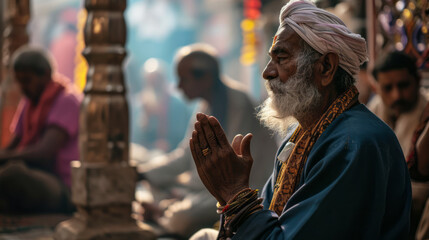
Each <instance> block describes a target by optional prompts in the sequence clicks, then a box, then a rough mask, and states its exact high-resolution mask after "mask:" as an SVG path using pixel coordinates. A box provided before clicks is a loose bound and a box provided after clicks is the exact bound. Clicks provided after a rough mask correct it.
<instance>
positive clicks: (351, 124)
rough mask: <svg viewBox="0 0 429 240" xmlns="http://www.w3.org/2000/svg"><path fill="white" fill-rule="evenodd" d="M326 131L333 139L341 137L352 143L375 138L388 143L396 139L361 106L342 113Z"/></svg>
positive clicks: (385, 126) (391, 132) (381, 122)
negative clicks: (352, 141)
mask: <svg viewBox="0 0 429 240" xmlns="http://www.w3.org/2000/svg"><path fill="white" fill-rule="evenodd" d="M326 131H327V133H329V134H330V135H333V136H335V137H340V136H341V135H342V136H346V137H347V138H349V139H351V140H354V141H369V140H370V139H375V138H383V139H386V141H389V139H395V138H396V137H395V134H394V132H393V131H392V129H391V128H390V127H389V126H387V125H386V124H385V123H384V122H383V121H382V120H380V119H379V118H378V117H377V116H376V115H375V114H373V113H372V112H371V111H369V110H368V108H367V107H366V106H365V105H363V104H358V105H356V106H354V107H352V108H351V109H349V110H347V111H345V112H344V113H342V114H341V115H340V116H338V118H337V119H335V120H334V121H333V122H332V123H331V125H330V126H329V127H328V128H327V129H326Z"/></svg>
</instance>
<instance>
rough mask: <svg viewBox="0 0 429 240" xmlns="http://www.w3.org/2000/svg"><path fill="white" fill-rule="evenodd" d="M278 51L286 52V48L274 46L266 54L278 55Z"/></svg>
mask: <svg viewBox="0 0 429 240" xmlns="http://www.w3.org/2000/svg"><path fill="white" fill-rule="evenodd" d="M280 53H287V51H286V49H285V48H283V47H280V46H274V47H273V48H271V50H270V51H269V53H268V55H270V56H271V55H278V54H280Z"/></svg>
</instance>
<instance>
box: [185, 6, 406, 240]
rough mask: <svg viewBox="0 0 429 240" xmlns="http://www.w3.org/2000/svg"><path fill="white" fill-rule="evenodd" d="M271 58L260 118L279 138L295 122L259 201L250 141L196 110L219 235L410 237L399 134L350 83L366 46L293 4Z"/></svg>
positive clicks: (198, 143) (312, 9)
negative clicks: (362, 101) (252, 176)
mask: <svg viewBox="0 0 429 240" xmlns="http://www.w3.org/2000/svg"><path fill="white" fill-rule="evenodd" d="M269 55H270V57H271V60H270V61H269V63H268V65H267V66H266V68H265V70H264V73H263V76H264V78H265V79H266V80H267V82H266V83H267V89H268V90H269V93H270V98H269V99H268V100H267V101H266V102H265V104H264V105H263V109H262V110H261V112H260V117H261V119H262V121H263V122H264V123H266V124H267V125H268V126H270V127H272V128H274V129H276V130H278V131H282V130H283V129H284V127H283V126H284V124H285V123H286V122H288V119H289V118H290V117H294V118H295V119H296V120H297V121H298V123H299V124H298V125H295V127H290V128H288V131H286V132H287V133H286V138H285V142H284V144H283V145H282V146H281V148H280V149H279V151H278V154H277V158H276V161H275V166H274V172H273V174H272V175H271V177H270V178H269V179H268V181H267V183H266V185H265V187H264V189H263V191H262V194H261V198H258V192H257V190H255V189H252V188H249V183H248V179H249V171H250V169H251V167H252V162H253V157H252V154H251V147H250V142H251V139H252V136H253V135H252V134H247V135H246V136H244V137H243V136H241V135H237V136H236V137H235V139H234V140H233V142H232V144H231V145H230V144H229V143H228V140H227V139H226V137H225V135H224V133H223V130H222V128H221V125H220V124H219V122H218V121H217V119H216V118H214V117H212V116H207V115H205V114H201V113H200V114H197V122H196V123H195V130H194V131H193V134H192V138H191V139H190V147H191V151H192V154H193V157H194V160H195V163H196V166H197V169H198V173H199V176H200V178H201V180H202V181H203V183H204V184H205V186H206V188H207V189H208V190H209V191H210V193H211V194H212V195H213V196H214V197H215V198H216V199H217V200H218V213H219V214H220V215H221V228H220V231H219V238H220V239H228V238H232V239H350V238H354V239H404V238H405V237H406V236H407V234H408V228H409V213H410V202H411V191H410V180H409V176H408V170H407V166H406V164H405V160H404V157H403V155H402V153H401V148H400V145H399V143H398V141H397V139H396V137H395V134H394V133H393V132H392V131H391V129H390V128H389V127H388V126H387V125H386V124H384V123H383V122H382V121H381V120H380V119H378V118H377V117H376V116H375V115H373V114H372V113H371V112H369V111H368V109H367V108H366V107H365V106H364V105H362V104H360V103H359V102H358V101H357V98H358V92H357V90H356V88H355V87H354V85H353V82H354V78H353V77H352V76H353V75H355V74H357V72H358V71H359V65H360V64H362V62H364V61H365V60H366V59H367V57H366V47H365V41H364V39H362V38H361V37H360V36H359V35H356V34H353V33H351V32H350V31H349V30H348V29H347V28H346V27H345V25H344V24H343V23H342V22H341V20H340V19H338V18H337V17H336V16H334V15H332V14H329V13H328V12H326V11H324V10H321V9H318V8H317V7H316V6H315V5H314V4H313V3H311V2H309V1H303V0H301V1H291V2H289V3H288V4H287V5H286V6H285V7H283V8H282V10H281V13H280V27H279V29H278V31H277V33H276V35H275V37H274V42H273V46H272V47H271V49H270V52H269ZM255 136H256V134H255ZM267 164H268V163H267ZM216 234H217V233H216V232H215V231H209V230H205V231H201V232H198V233H197V234H196V235H194V236H193V238H194V239H195V238H198V237H199V236H206V237H208V236H210V235H216Z"/></svg>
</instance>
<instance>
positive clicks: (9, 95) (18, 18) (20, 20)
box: [0, 0, 30, 146]
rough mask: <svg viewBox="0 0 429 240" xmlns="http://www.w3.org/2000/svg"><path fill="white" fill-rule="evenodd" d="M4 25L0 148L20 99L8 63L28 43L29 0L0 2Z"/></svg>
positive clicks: (0, 94) (0, 87)
mask: <svg viewBox="0 0 429 240" xmlns="http://www.w3.org/2000/svg"><path fill="white" fill-rule="evenodd" d="M0 4H2V11H3V12H2V13H3V14H2V16H3V19H4V25H2V26H1V27H2V28H1V29H2V31H3V41H2V48H1V49H2V50H3V51H2V69H1V75H0V78H1V79H0V136H1V139H0V146H5V144H7V143H8V142H9V140H10V136H11V134H10V132H9V125H10V123H11V121H12V117H13V114H14V113H15V110H16V108H17V106H18V103H19V100H20V99H21V93H20V91H19V88H18V86H17V85H16V84H15V83H14V81H13V76H11V75H10V71H9V61H10V57H11V56H12V54H13V53H14V52H15V50H16V49H18V48H19V47H21V46H22V45H25V44H27V43H28V39H29V37H28V34H27V24H28V21H29V20H30V1H29V0H7V1H1V3H0Z"/></svg>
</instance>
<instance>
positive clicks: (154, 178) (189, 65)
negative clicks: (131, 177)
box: [136, 44, 277, 238]
mask: <svg viewBox="0 0 429 240" xmlns="http://www.w3.org/2000/svg"><path fill="white" fill-rule="evenodd" d="M175 63H176V70H177V75H178V78H179V85H178V87H179V88H180V89H181V90H182V91H183V92H184V94H185V95H186V97H187V98H188V99H189V100H196V99H201V100H202V101H201V102H200V103H199V105H198V107H197V110H196V112H203V113H207V114H211V115H214V116H216V117H217V118H218V119H219V120H220V121H221V123H222V126H223V127H224V130H225V132H226V133H227V135H228V140H229V141H232V139H233V137H234V136H235V134H236V133H241V134H243V135H245V134H247V133H249V132H252V133H253V134H254V138H253V141H252V144H253V145H254V146H253V147H254V148H253V149H254V152H253V155H254V156H255V159H259V160H260V161H255V162H254V168H253V170H252V173H251V178H250V182H251V185H252V186H253V187H255V188H259V189H262V187H263V185H264V183H265V180H266V178H267V177H268V176H269V175H270V174H271V172H272V169H273V165H272V164H270V163H271V161H272V158H273V156H274V153H275V151H276V149H277V144H276V142H275V140H274V138H273V136H270V135H269V132H268V131H267V129H264V128H263V127H262V126H261V125H260V123H259V121H258V120H257V118H256V110H255V104H254V103H253V102H252V101H251V99H250V98H249V96H248V95H247V94H246V93H245V92H244V91H243V90H242V88H241V86H240V85H239V84H238V83H237V82H236V81H235V80H232V79H229V78H227V77H225V76H222V74H221V72H222V71H221V67H220V66H219V62H218V58H217V52H216V50H215V49H214V48H213V47H212V46H210V45H207V44H193V45H189V46H185V47H183V48H181V49H180V50H179V51H178V53H177V55H176V57H175ZM193 123H194V118H192V119H191V121H190V123H189V126H190V127H193ZM191 129H192V128H189V129H188V130H187V137H185V138H184V139H183V142H181V143H180V145H179V147H178V148H176V149H175V150H173V151H172V152H171V153H169V154H164V155H160V156H158V157H156V158H153V159H151V160H149V161H147V162H142V163H141V164H138V163H139V161H138V160H137V164H138V170H139V172H140V174H141V176H142V177H143V178H145V179H146V180H147V181H148V182H149V184H150V186H151V188H152V190H154V191H153V193H154V195H153V198H152V200H153V201H152V202H144V201H143V202H144V203H143V207H144V211H145V213H144V217H145V219H146V220H152V221H155V222H156V223H158V224H159V225H160V226H161V227H162V228H164V231H165V232H167V233H174V234H177V235H178V236H180V237H183V238H187V237H189V236H190V235H191V234H193V233H194V232H195V231H196V230H198V229H200V228H202V227H211V226H213V224H214V223H215V222H216V221H217V220H218V219H219V216H218V215H217V214H216V200H215V199H214V198H212V197H210V196H211V195H210V193H209V192H208V191H207V190H206V189H205V187H204V185H203V184H202V183H201V180H200V179H199V177H198V173H197V171H196V167H195V164H194V163H193V160H192V155H191V152H190V149H189V138H190V135H191ZM266 152H270V153H272V154H273V156H271V155H267V154H266ZM136 157H138V156H136ZM140 162H141V161H140ZM160 191H161V192H162V194H161V193H159V192H160ZM158 202H160V203H159V204H158Z"/></svg>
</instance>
